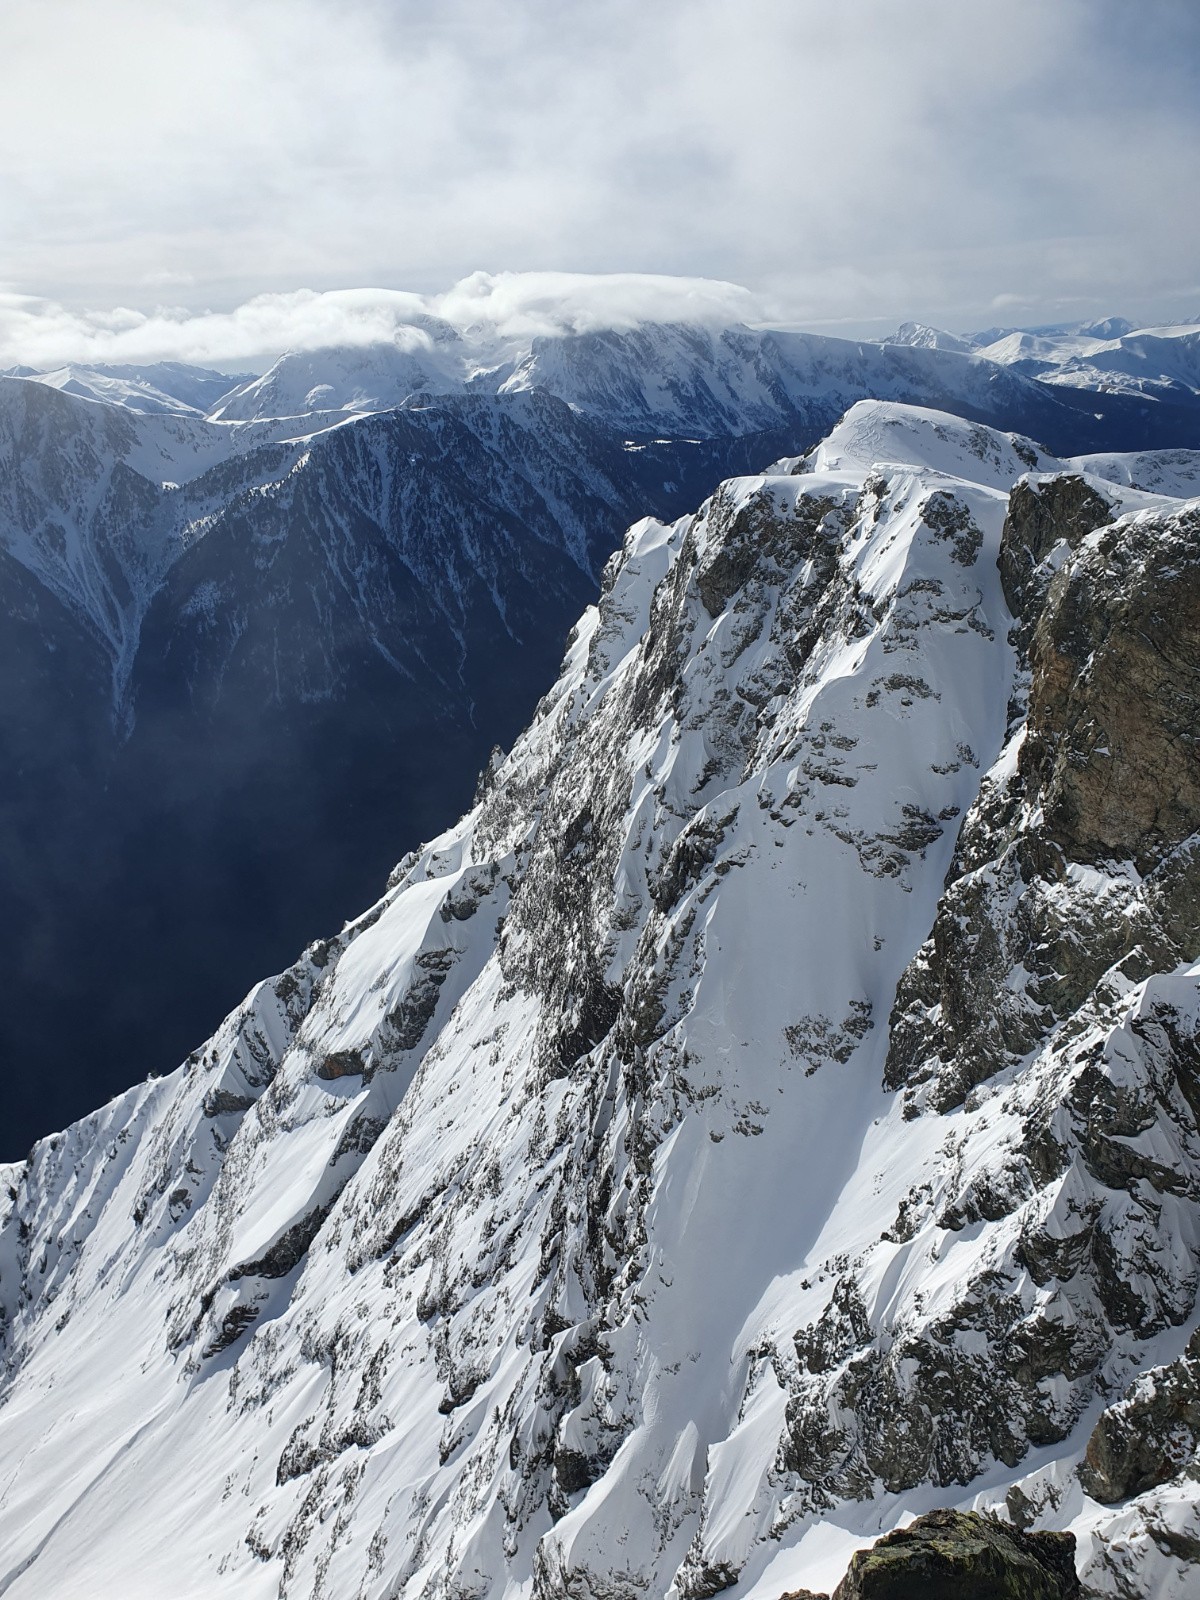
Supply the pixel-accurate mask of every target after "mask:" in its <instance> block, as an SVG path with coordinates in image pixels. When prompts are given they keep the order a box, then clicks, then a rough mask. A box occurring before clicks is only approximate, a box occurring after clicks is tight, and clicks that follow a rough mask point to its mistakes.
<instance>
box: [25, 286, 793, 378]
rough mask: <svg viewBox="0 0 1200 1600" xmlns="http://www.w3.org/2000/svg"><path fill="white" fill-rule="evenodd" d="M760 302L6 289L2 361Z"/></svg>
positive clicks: (428, 332) (558, 325) (128, 358)
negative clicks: (140, 301)
mask: <svg viewBox="0 0 1200 1600" xmlns="http://www.w3.org/2000/svg"><path fill="white" fill-rule="evenodd" d="M761 310H762V306H761V303H760V302H759V301H758V300H757V299H756V298H755V296H754V295H752V294H751V293H750V292H749V291H748V290H747V289H743V288H740V287H739V286H738V285H737V284H732V283H720V282H714V281H713V280H710V279H704V278H671V277H662V276H653V275H649V274H637V273H613V274H610V275H607V276H599V275H594V274H593V275H588V274H582V273H565V272H530V273H501V274H499V275H493V274H490V273H485V272H475V273H472V274H471V275H470V276H469V277H466V278H463V279H462V280H461V281H460V282H458V283H456V284H455V285H454V286H453V287H452V288H451V289H449V290H447V291H446V292H445V293H443V294H432V295H421V294H413V293H410V292H405V291H403V290H396V289H332V290H326V291H323V292H317V291H314V290H311V289H300V290H296V291H294V292H292V293H290V294H262V295H256V296H254V297H253V298H252V299H250V300H248V301H246V302H245V303H244V304H242V305H240V306H237V307H235V308H234V309H233V310H231V311H221V312H193V311H188V310H187V309H185V308H176V309H163V308H159V309H158V310H155V311H150V312H144V311H137V310H131V309H128V308H123V309H118V310H116V311H106V312H89V311H73V310H71V309H69V308H68V307H66V306H63V305H61V304H59V303H58V302H56V301H53V300H45V299H35V298H32V297H30V296H25V295H17V294H5V293H2V292H0V367H2V366H17V365H27V366H31V367H34V368H37V369H39V370H41V369H47V368H52V367H56V366H60V365H65V364H67V363H70V362H83V363H89V364H90V363H121V364H136V363H138V362H152V361H188V362H193V363H195V364H197V365H199V366H213V367H216V368H218V369H219V370H226V369H230V370H231V369H233V368H236V367H238V366H239V365H244V366H247V367H251V368H254V367H262V366H264V365H266V364H267V363H268V362H269V361H271V360H273V359H274V357H275V356H277V355H279V354H280V353H281V352H282V351H284V350H321V349H327V348H329V347H331V346H335V345H371V344H378V343H394V344H397V345H399V346H400V347H401V348H414V347H416V346H419V345H428V344H429V343H430V342H431V340H432V338H433V337H434V336H436V333H437V332H438V329H437V328H436V327H435V326H433V324H432V322H431V319H436V323H437V324H442V325H448V326H449V328H451V329H453V330H454V332H456V333H457V334H458V335H459V336H460V337H463V338H464V339H466V340H470V339H472V337H475V338H478V340H479V342H480V343H481V345H487V346H494V345H495V342H496V341H497V340H499V341H505V340H512V341H514V342H518V343H519V342H522V341H527V340H528V339H530V338H533V337H536V336H537V335H539V334H556V333H587V332H591V331H593V330H595V329H597V328H630V327H633V326H635V325H636V324H637V323H639V322H671V321H681V322H699V323H715V324H718V325H723V326H728V325H729V324H731V323H736V322H745V321H752V320H754V319H755V318H756V317H758V316H759V315H760V314H761Z"/></svg>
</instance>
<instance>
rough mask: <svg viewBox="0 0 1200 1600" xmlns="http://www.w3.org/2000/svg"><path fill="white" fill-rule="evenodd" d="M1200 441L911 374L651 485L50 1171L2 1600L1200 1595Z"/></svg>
mask: <svg viewBox="0 0 1200 1600" xmlns="http://www.w3.org/2000/svg"><path fill="white" fill-rule="evenodd" d="M1198 487H1200V456H1198V455H1195V454H1189V453H1188V452H1184V451H1173V452H1171V453H1170V455H1169V456H1166V455H1159V456H1155V455H1153V454H1143V455H1138V454H1133V455H1130V454H1124V455H1112V454H1110V455H1105V456H1085V457H1075V458H1072V459H1060V458H1057V457H1054V456H1052V455H1050V454H1049V453H1047V451H1046V450H1045V449H1044V448H1042V446H1040V445H1038V444H1036V443H1034V442H1032V441H1031V440H1029V439H1028V438H1025V437H1022V436H1020V435H1017V434H1009V433H1005V432H1001V431H998V430H996V429H994V428H990V427H987V426H984V425H983V424H982V423H973V422H964V421H961V420H956V419H955V418H952V417H950V416H947V415H944V414H941V413H939V412H935V411H928V410H921V409H917V408H914V407H910V406H904V405H899V404H887V403H881V402H864V403H861V404H858V405H855V406H853V407H852V408H851V410H850V411H849V412H848V413H847V414H846V416H845V417H844V419H843V420H842V421H841V422H840V423H838V424H837V426H836V427H834V428H833V431H832V432H831V433H830V434H829V435H828V437H827V438H825V440H824V441H823V442H822V443H821V444H820V445H818V446H816V447H815V448H814V449H813V450H811V451H810V452H809V453H808V454H806V455H804V456H801V457H790V458H787V459H785V460H782V461H780V462H778V463H776V465H775V466H774V467H773V468H772V469H770V470H769V471H768V472H766V473H763V474H759V475H756V476H753V477H743V478H735V479H733V480H730V481H727V482H725V483H723V484H722V485H721V487H720V488H719V489H718V490H717V491H716V492H715V493H714V494H713V495H712V496H711V497H710V498H709V499H708V500H707V501H706V502H705V503H704V504H703V506H702V507H701V508H700V509H699V511H698V512H696V513H695V514H693V515H687V516H684V517H682V518H681V519H679V520H678V521H674V522H660V521H656V520H653V519H647V520H643V521H641V522H638V523H636V524H635V525H634V526H633V527H632V528H631V529H630V531H629V533H628V535H627V536H626V539H625V542H624V545H623V548H622V549H621V550H620V551H619V552H618V553H617V554H616V555H615V556H614V557H613V558H612V559H611V560H610V561H609V563H608V565H607V566H606V568H605V571H604V579H603V587H602V593H601V597H600V600H599V603H598V604H597V605H596V606H593V607H589V608H588V609H587V610H586V611H585V612H584V614H583V616H582V618H581V620H580V621H579V623H578V625H577V627H576V628H575V630H574V632H573V634H572V636H571V640H570V644H569V647H568V651H567V655H566V659H565V661H564V662H563V666H562V670H561V673H560V676H559V677H558V680H557V682H556V683H555V684H554V686H553V687H552V688H551V689H550V691H549V692H548V693H547V694H546V695H545V696H544V698H543V699H542V700H541V701H540V703H539V704H538V706H537V709H536V711H535V713H534V715H533V718H532V721H531V722H530V724H529V726H528V727H527V728H526V730H525V731H524V732H523V733H522V734H521V735H520V736H519V737H518V738H517V739H516V741H515V743H514V744H513V746H512V748H511V750H509V752H508V753H507V754H504V753H503V752H501V751H497V752H496V753H495V755H494V757H493V759H492V760H491V761H490V762H489V763H488V765H487V767H486V768H485V770H484V772H483V775H482V776H481V779H480V782H479V786H478V791H477V794H476V798H475V801H474V804H473V806H472V808H471V809H470V810H469V811H468V812H467V814H466V815H465V816H464V817H463V818H462V819H461V820H460V821H459V822H457V823H456V824H454V825H453V826H451V827H450V828H448V829H447V831H445V832H444V833H442V834H440V835H438V836H437V837H435V838H433V839H432V840H431V841H430V842H428V843H426V844H424V845H423V846H422V847H421V848H420V849H418V850H414V851H413V852H411V853H410V854H409V855H407V856H405V858H404V859H403V860H402V861H401V862H400V863H399V865H398V866H397V867H396V868H395V871H394V872H393V873H392V876H391V879H390V880H389V883H388V887H387V890H386V892H385V894H384V896H383V898H382V899H380V900H379V901H378V903H377V904H375V905H374V906H372V907H371V908H370V909H368V910H367V911H365V912H364V913H363V914H362V915H361V916H359V917H357V918H356V919H355V920H353V921H351V922H350V923H348V924H347V925H346V926H345V927H344V928H343V929H342V931H341V932H340V933H339V934H337V935H336V936H335V937H332V938H329V939H323V940H319V941H317V942H315V943H313V944H311V945H310V946H309V947H308V948H307V949H306V950H305V951H304V953H303V954H302V955H301V957H300V958H299V960H297V961H296V962H295V963H294V964H293V965H292V966H291V967H289V968H288V969H287V970H285V971H283V972H281V973H280V974H279V975H278V976H275V977H273V978H270V979H268V980H266V981H264V982H262V983H260V984H259V985H257V986H256V987H255V988H254V989H253V990H252V991H251V993H250V994H249V995H248V996H247V998H246V1000H245V1001H244V1003H243V1004H242V1005H241V1006H240V1007H238V1008H237V1009H236V1010H235V1011H234V1012H233V1013H232V1014H231V1015H230V1016H229V1017H228V1018H227V1020H226V1021H225V1022H224V1023H223V1025H222V1026H221V1027H220V1028H219V1029H218V1030H217V1032H216V1033H215V1034H214V1035H213V1037H212V1038H211V1039H210V1040H209V1041H208V1042H207V1043H206V1044H204V1045H203V1046H201V1047H200V1048H199V1049H197V1050H196V1051H195V1052H193V1054H192V1055H190V1056H189V1057H188V1059H187V1060H186V1061H185V1062H184V1063H183V1064H182V1065H181V1066H179V1067H178V1068H176V1070H175V1071H173V1072H170V1073H169V1074H168V1075H166V1076H163V1077H159V1078H153V1079H151V1080H149V1081H147V1082H145V1083H143V1084H141V1085H139V1086H138V1087H136V1088H134V1089H132V1090H130V1091H128V1092H127V1093H125V1094H123V1095H121V1096H119V1097H118V1098H117V1099H115V1100H113V1101H112V1102H110V1103H109V1104H108V1105H106V1106H104V1107H103V1108H102V1109H101V1110H99V1111H96V1112H94V1113H93V1114H92V1115H90V1116H89V1117H87V1118H85V1119H83V1120H82V1121H79V1122H76V1123H74V1124H73V1125H72V1126H70V1127H68V1128H67V1129H66V1130H65V1131H64V1132H62V1133H61V1134H59V1135H57V1136H55V1137H53V1138H50V1139H46V1140H43V1141H42V1142H41V1143H39V1144H38V1145H37V1146H36V1147H35V1149H34V1150H33V1152H32V1153H31V1155H30V1158H29V1159H28V1160H27V1161H25V1162H23V1163H19V1164H15V1165H11V1166H8V1167H6V1168H4V1169H2V1172H0V1330H2V1334H0V1337H2V1341H3V1343H2V1347H0V1348H2V1354H3V1361H4V1367H3V1377H2V1379H0V1461H2V1462H5V1463H8V1464H9V1465H8V1466H6V1467H5V1468H4V1469H3V1476H2V1478H0V1594H3V1595H5V1596H8V1597H11V1600H34V1597H39V1600H40V1597H45V1596H48V1595H53V1596H69V1595H77V1594H85V1593H86V1594H103V1593H118V1592H119V1593H121V1594H122V1595H124V1596H127V1597H128V1600H159V1597H161V1596H162V1595H163V1594H171V1595H172V1596H175V1597H178V1600H202V1597H203V1600H211V1597H218V1596H230V1597H238V1600H266V1597H276V1600H285V1597H291V1600H300V1597H304V1600H312V1597H325V1600H340V1597H343V1596H355V1597H358V1600H385V1597H387V1600H417V1597H421V1600H485V1597H487V1600H491V1597H500V1596H506V1597H507V1596H512V1597H516V1596H518V1595H520V1596H526V1597H530V1600H559V1597H565V1596H569V1597H571V1600H652V1597H656V1596H663V1597H666V1596H670V1597H671V1600H709V1597H711V1596H713V1595H716V1594H718V1593H728V1594H729V1595H731V1596H736V1597H738V1600H751V1597H753V1600H778V1597H779V1596H780V1595H782V1594H784V1593H785V1592H790V1593H794V1592H797V1591H799V1590H802V1589H803V1590H809V1591H812V1592H821V1591H824V1592H826V1593H828V1592H830V1591H831V1590H834V1589H835V1586H838V1585H840V1587H837V1588H836V1593H837V1594H838V1596H839V1600H845V1597H848V1596H850V1595H854V1596H861V1597H862V1600H868V1597H872V1600H883V1597H884V1596H885V1595H888V1596H891V1595H896V1596H898V1595H900V1594H901V1593H914V1594H916V1593H919V1594H921V1595H922V1597H924V1600H929V1597H932V1596H934V1595H936V1594H939V1593H943V1592H944V1593H947V1594H948V1593H951V1592H954V1593H964V1594H965V1593H971V1594H978V1595H990V1594H995V1595H1008V1594H1014V1595H1015V1594H1020V1595H1022V1596H1029V1597H1041V1596H1045V1597H1046V1600H1056V1597H1058V1596H1068V1595H1071V1594H1073V1593H1075V1592H1077V1591H1076V1590H1075V1588H1074V1584H1075V1581H1076V1575H1077V1577H1078V1581H1079V1583H1080V1584H1081V1585H1082V1586H1083V1589H1084V1591H1085V1592H1089V1593H1091V1594H1093V1595H1101V1596H1107V1597H1111V1600H1133V1597H1139V1600H1140V1597H1143V1596H1151V1595H1152V1596H1154V1597H1156V1600H1185V1597H1187V1596H1189V1595H1194V1594H1195V1593H1196V1591H1197V1586H1198V1585H1200V1495H1198V1493H1197V1483H1198V1482H1200V1456H1198V1454H1197V1449H1198V1441H1200V1402H1198V1400H1197V1394H1198V1392H1200V1391H1198V1389H1197V1381H1198V1380H1197V1370H1198V1364H1200V1356H1198V1354H1197V1347H1196V1340H1197V1333H1196V1330H1197V1323H1198V1320H1200V1304H1198V1296H1200V1266H1198V1262H1200V1126H1198V1118H1200V831H1198V830H1200V791H1198V788H1197V770H1198V767H1197V749H1196V741H1197V737H1198V733H1200V706H1198V703H1197V702H1198V698H1200V679H1198V673H1197V664H1198V661H1200V610H1198V607H1197V594H1198V593H1200V503H1198V502H1197V501H1196V500H1195V499H1194V498H1191V497H1194V496H1195V494H1196V492H1197V488H1198ZM247 914H252V908H251V912H248V913H247ZM164 1065H167V1063H164ZM18 1464H19V1465H18ZM926 1513H935V1514H933V1515H925V1514H926ZM914 1517H916V1519H917V1520H916V1521H915V1522H914V1521H913V1520H912V1519H913V1518H914ZM880 1535H886V1537H884V1538H883V1540H882V1542H881V1543H879V1542H877V1541H879V1539H880ZM1072 1537H1073V1539H1074V1545H1073V1546H1072V1542H1071V1541H1072ZM1072 1550H1073V1555H1072ZM856 1552H866V1553H856ZM848 1568H849V1571H847V1569H848ZM915 1570H920V1571H921V1572H922V1573H923V1574H924V1576H923V1577H922V1578H921V1582H920V1586H918V1587H917V1588H912V1587H911V1586H910V1588H909V1589H908V1590H904V1589H902V1588H897V1587H894V1586H893V1587H891V1588H889V1587H887V1585H888V1584H889V1583H892V1582H893V1576H892V1575H893V1574H895V1573H897V1572H904V1571H907V1572H908V1573H910V1574H911V1573H912V1572H913V1571H915ZM1014 1573H1019V1574H1022V1576H1020V1578H1019V1579H1014V1577H1013V1574H1014ZM896 1581H901V1580H899V1579H897V1580H896ZM1014 1583H1015V1584H1016V1586H1015V1587H1014ZM937 1584H943V1585H944V1586H945V1585H957V1587H956V1588H953V1587H943V1588H942V1589H938V1588H937V1587H936V1585H937ZM988 1584H991V1585H992V1587H991V1588H989V1587H987V1585H988Z"/></svg>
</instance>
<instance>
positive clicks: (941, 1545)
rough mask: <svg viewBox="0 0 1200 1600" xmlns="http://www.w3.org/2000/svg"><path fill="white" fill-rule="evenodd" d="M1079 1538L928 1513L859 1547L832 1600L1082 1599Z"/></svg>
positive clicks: (954, 1514)
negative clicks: (866, 1547) (865, 1547)
mask: <svg viewBox="0 0 1200 1600" xmlns="http://www.w3.org/2000/svg"><path fill="white" fill-rule="evenodd" d="M1080 1593H1081V1591H1080V1587H1079V1579H1078V1577H1077V1575H1076V1572H1075V1538H1074V1535H1072V1534H1069V1533H1022V1532H1020V1531H1019V1530H1018V1529H1017V1528H1014V1527H1012V1526H1011V1525H1010V1524H1008V1523H1004V1522H999V1521H996V1520H995V1519H993V1518H991V1517H984V1516H980V1515H978V1513H974V1512H959V1511H930V1512H929V1513H928V1514H927V1515H925V1516H923V1517H918V1518H917V1519H916V1521H915V1522H911V1523H909V1525H908V1527H906V1528H900V1529H898V1530H897V1531H896V1532H895V1533H889V1534H888V1535H887V1536H886V1538H883V1539H880V1540H879V1541H878V1543H877V1544H875V1545H873V1546H872V1547H871V1549H870V1550H860V1551H859V1552H858V1553H857V1555H855V1556H854V1557H853V1558H852V1559H851V1562H850V1570H849V1571H848V1572H847V1574H846V1576H845V1577H844V1578H843V1579H842V1581H841V1583H839V1584H838V1586H837V1588H836V1589H835V1590H834V1591H833V1600H968V1597H969V1600H1076V1597H1077V1596H1079V1594H1080Z"/></svg>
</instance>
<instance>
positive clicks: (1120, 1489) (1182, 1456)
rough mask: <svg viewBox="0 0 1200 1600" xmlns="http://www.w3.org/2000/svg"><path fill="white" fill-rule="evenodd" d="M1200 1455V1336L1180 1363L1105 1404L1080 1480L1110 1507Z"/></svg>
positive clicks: (1144, 1377) (1164, 1480) (1147, 1377)
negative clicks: (1115, 1401)
mask: <svg viewBox="0 0 1200 1600" xmlns="http://www.w3.org/2000/svg"><path fill="white" fill-rule="evenodd" d="M1198 1451H1200V1332H1197V1333H1194V1334H1193V1335H1192V1337H1191V1339H1190V1340H1189V1341H1188V1345H1187V1349H1186V1350H1185V1351H1184V1353H1183V1354H1182V1355H1181V1356H1180V1357H1179V1359H1178V1360H1177V1361H1173V1362H1171V1363H1170V1364H1169V1365H1167V1366H1163V1367H1153V1368H1152V1369H1151V1370H1150V1371H1149V1372H1145V1373H1143V1374H1142V1375H1141V1376H1140V1377H1139V1378H1138V1379H1137V1380H1136V1382H1135V1383H1134V1384H1132V1385H1131V1387H1130V1389H1129V1392H1128V1393H1127V1394H1126V1395H1125V1396H1124V1397H1123V1398H1122V1399H1121V1400H1119V1401H1118V1402H1117V1403H1116V1404H1115V1405H1111V1406H1106V1407H1105V1409H1104V1410H1103V1412H1101V1414H1100V1418H1099V1420H1098V1422H1097V1423H1096V1426H1095V1427H1094V1428H1093V1429H1092V1434H1091V1437H1090V1438H1089V1440H1088V1444H1087V1451H1086V1453H1085V1455H1084V1459H1083V1462H1082V1464H1081V1465H1080V1468H1079V1478H1080V1482H1081V1483H1082V1484H1083V1486H1084V1488H1085V1489H1086V1490H1087V1492H1088V1493H1089V1494H1090V1495H1091V1496H1092V1498H1093V1499H1095V1500H1099V1501H1101V1502H1103V1503H1104V1504H1105V1505H1111V1504H1114V1503H1115V1502H1117V1501H1119V1500H1126V1499H1128V1498H1129V1497H1130V1496H1131V1495H1136V1494H1142V1493H1144V1491H1145V1490H1147V1489H1154V1488H1157V1487H1158V1486H1159V1485H1160V1484H1163V1483H1168V1482H1170V1480H1171V1479H1172V1478H1176V1477H1178V1476H1179V1475H1180V1474H1181V1473H1183V1472H1184V1471H1186V1470H1187V1469H1188V1468H1189V1467H1193V1468H1194V1467H1195V1465H1196V1462H1197V1454H1198Z"/></svg>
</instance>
